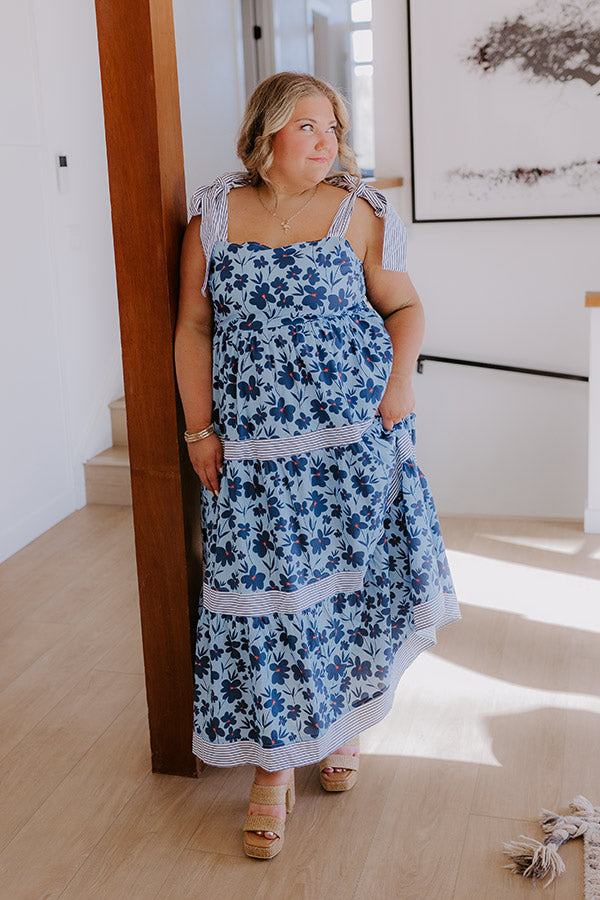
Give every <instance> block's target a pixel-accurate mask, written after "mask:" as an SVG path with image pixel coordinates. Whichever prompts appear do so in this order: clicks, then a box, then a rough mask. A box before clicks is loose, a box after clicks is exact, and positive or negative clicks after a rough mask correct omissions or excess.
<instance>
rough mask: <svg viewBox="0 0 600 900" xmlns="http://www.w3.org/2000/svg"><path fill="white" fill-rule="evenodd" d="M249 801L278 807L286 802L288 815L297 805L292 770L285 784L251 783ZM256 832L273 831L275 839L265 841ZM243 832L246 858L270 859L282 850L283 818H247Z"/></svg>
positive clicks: (265, 839)
mask: <svg viewBox="0 0 600 900" xmlns="http://www.w3.org/2000/svg"><path fill="white" fill-rule="evenodd" d="M250 801H251V802H252V803H261V804H263V805H265V806H281V805H283V804H284V803H285V811H286V814H288V815H289V813H291V811H292V809H293V808H294V803H295V802H296V789H295V785H294V772H293V771H292V774H291V776H290V780H289V781H288V783H287V784H273V785H266V784H253V785H252V790H251V791H250ZM257 831H272V832H273V834H276V835H277V837H275V838H268V837H265V836H264V834H256V833H255V832H257ZM243 832H244V852H245V853H246V856H250V857H252V858H253V859H272V858H273V857H274V856H277V854H278V853H279V851H280V850H281V848H282V847H283V838H284V833H285V819H284V820H282V819H278V818H277V817H276V816H261V815H251V816H246V821H245V822H244V827H243Z"/></svg>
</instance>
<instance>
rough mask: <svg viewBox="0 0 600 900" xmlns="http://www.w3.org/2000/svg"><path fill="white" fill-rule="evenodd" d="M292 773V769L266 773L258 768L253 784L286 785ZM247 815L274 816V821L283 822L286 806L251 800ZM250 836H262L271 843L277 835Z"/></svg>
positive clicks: (256, 832) (258, 832)
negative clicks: (279, 820)
mask: <svg viewBox="0 0 600 900" xmlns="http://www.w3.org/2000/svg"><path fill="white" fill-rule="evenodd" d="M292 772H293V769H282V770H281V771H280V772H267V771H265V769H261V768H260V766H257V767H256V772H255V775H254V784H257V785H260V786H263V785H264V786H265V787H272V786H273V785H278V784H287V783H288V782H289V780H290V775H291V773H292ZM248 815H249V816H275V818H276V819H281V820H282V821H284V822H285V817H286V805H285V801H284V802H283V803H278V804H277V805H275V806H273V805H269V804H267V803H253V802H252V800H251V801H250V803H249V804H248ZM251 833H252V834H262V835H264V836H265V837H266V838H268V839H269V840H271V841H274V840H275V838H276V837H277V835H276V834H275V833H274V832H273V831H254V832H251Z"/></svg>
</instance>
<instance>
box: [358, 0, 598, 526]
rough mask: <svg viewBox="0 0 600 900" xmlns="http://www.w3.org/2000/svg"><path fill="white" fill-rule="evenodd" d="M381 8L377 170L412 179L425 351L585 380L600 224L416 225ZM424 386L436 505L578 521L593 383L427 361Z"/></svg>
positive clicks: (422, 434)
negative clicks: (587, 304)
mask: <svg viewBox="0 0 600 900" xmlns="http://www.w3.org/2000/svg"><path fill="white" fill-rule="evenodd" d="M374 11H375V17H376V18H375V22H374V27H375V61H376V68H375V77H376V82H375V95H376V110H375V126H376V166H377V172H378V173H379V174H381V175H402V176H403V177H404V179H405V186H404V187H403V188H400V189H397V190H395V191H394V192H393V193H391V194H390V198H391V199H392V200H393V202H394V204H395V206H396V207H397V209H398V211H399V212H400V214H401V215H402V217H403V218H404V221H405V222H406V223H407V225H408V239H409V271H410V273H411V276H412V278H413V281H414V282H415V284H416V286H417V288H418V289H419V292H420V294H421V297H422V299H423V302H424V305H425V309H426V315H427V333H426V337H425V343H424V347H423V352H424V353H431V354H434V355H439V356H450V357H459V358H465V359H474V360H482V361H489V362H498V363H505V364H508V365H518V366H525V367H530V368H540V369H546V370H555V371H565V372H571V373H576V374H583V375H585V374H587V372H588V347H589V337H588V335H589V310H586V309H585V308H584V299H585V292H586V290H598V289H599V286H600V266H599V265H598V258H599V257H598V247H599V246H600V220H599V219H556V220H522V221H496V222H464V223H447V224H441V223H437V224H434V223H411V208H410V118H409V94H408V73H407V23H406V6H405V4H404V3H393V2H391V0H388V2H383V0H381V2H379V3H375V4H374ZM443 139H444V136H443V134H440V135H439V140H440V141H443ZM415 387H416V393H417V402H418V437H419V445H418V450H419V460H420V464H421V466H422V468H423V470H424V471H425V472H426V474H427V476H428V478H429V480H430V482H431V485H432V488H433V490H434V493H435V496H436V501H437V505H438V508H439V509H440V511H442V512H446V513H483V514H491V515H531V516H555V517H576V518H578V519H581V518H582V517H583V510H584V506H585V498H586V482H587V473H586V459H587V454H586V448H587V395H588V388H587V386H586V385H585V384H582V383H579V382H566V381H559V380H557V379H549V378H539V377H536V376H527V375H520V374H509V373H503V372H487V371H484V370H480V369H468V368H464V367H455V366H449V365H443V364H438V363H426V364H425V368H424V373H423V374H422V375H416V376H415Z"/></svg>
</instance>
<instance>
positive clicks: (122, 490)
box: [84, 397, 131, 506]
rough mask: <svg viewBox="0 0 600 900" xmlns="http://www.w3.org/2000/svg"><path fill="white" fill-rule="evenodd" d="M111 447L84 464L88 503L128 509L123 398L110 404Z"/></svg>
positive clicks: (128, 494) (127, 452)
mask: <svg viewBox="0 0 600 900" xmlns="http://www.w3.org/2000/svg"><path fill="white" fill-rule="evenodd" d="M110 421H111V426H112V438H113V446H112V447H109V449H108V450H104V451H103V452H102V453H99V454H98V456H94V457H93V458H92V459H89V460H88V461H87V462H86V463H84V470H85V493H86V498H87V502H88V503H111V504H114V505H118V506H131V475H130V471H129V448H128V445H127V417H126V413H125V398H124V397H121V399H120V400H115V401H113V403H111V404H110Z"/></svg>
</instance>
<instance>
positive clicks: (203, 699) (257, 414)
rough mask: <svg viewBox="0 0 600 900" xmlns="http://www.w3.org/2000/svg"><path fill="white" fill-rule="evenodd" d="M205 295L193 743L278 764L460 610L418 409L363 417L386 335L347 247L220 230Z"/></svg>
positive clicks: (298, 760) (321, 748)
mask: <svg viewBox="0 0 600 900" xmlns="http://www.w3.org/2000/svg"><path fill="white" fill-rule="evenodd" d="M209 287H210V292H211V299H212V303H213V309H214V337H213V420H214V423H215V428H216V430H217V433H218V434H219V436H220V437H221V440H222V441H223V446H224V454H225V460H224V469H223V476H222V481H221V488H220V492H219V495H218V497H216V498H214V497H213V496H212V495H211V494H210V493H209V492H208V491H206V490H203V494H202V537H203V553H204V570H205V571H204V594H203V600H202V603H201V607H200V616H199V621H198V632H197V652H196V668H195V685H196V687H195V704H194V719H195V735H194V750H195V752H196V753H197V754H198V755H199V756H200V757H201V758H202V759H204V760H206V761H207V762H209V763H212V764H214V765H233V764H239V763H249V762H251V763H256V764H259V765H261V766H263V767H264V768H266V769H269V770H272V771H273V770H277V769H280V768H284V767H287V766H288V765H303V764H307V763H311V762H315V761H318V760H319V759H322V758H323V757H324V756H326V755H327V753H329V752H331V751H332V750H334V749H336V748H337V747H338V746H339V745H341V744H342V743H343V742H344V740H346V739H347V738H350V737H353V736H355V735H356V734H358V733H359V732H360V731H361V730H363V729H364V728H366V727H368V726H369V725H371V724H373V723H374V722H376V721H378V720H379V719H381V718H382V716H384V715H385V714H386V712H387V711H388V710H389V708H390V705H391V702H392V698H393V692H394V688H395V687H396V684H397V682H398V680H399V678H400V676H401V674H402V672H403V670H404V669H405V668H406V667H407V666H408V665H409V664H410V662H412V660H413V659H414V658H415V657H416V655H417V654H418V653H419V652H420V651H421V650H423V649H425V647H427V646H430V645H431V644H432V643H434V642H435V628H436V627H440V626H442V625H444V624H447V623H448V622H450V621H453V620H454V619H456V618H458V617H459V613H458V608H457V606H456V600H455V597H454V591H453V586H452V581H451V577H450V573H449V570H448V565H447V561H446V555H445V551H444V547H443V543H442V539H441V535H440V531H439V525H438V521H437V516H436V512H435V508H434V505H433V500H432V498H431V494H430V492H429V489H428V486H427V482H426V480H425V478H424V477H423V475H422V473H421V472H420V470H419V469H418V467H417V464H416V461H415V458H414V416H413V415H410V416H408V417H407V418H406V419H404V420H403V421H402V422H400V423H398V425H396V426H395V428H394V429H393V430H392V431H384V430H383V429H382V427H381V420H380V419H379V417H378V416H377V408H378V405H379V401H380V400H381V397H382V395H383V392H384V390H385V386H386V384H387V380H388V377H389V373H390V370H391V365H392V344H391V340H390V337H389V335H388V333H387V331H386V329H385V327H384V325H383V322H382V320H381V317H380V316H379V315H378V313H377V312H376V311H375V310H374V309H373V308H372V307H371V306H370V304H369V303H368V302H367V301H366V299H365V297H366V291H365V281H364V275H363V270H362V264H361V262H360V260H359V259H358V258H357V257H356V255H355V254H354V252H353V250H352V247H351V245H350V244H349V242H348V241H347V240H346V239H345V238H343V237H335V236H328V237H326V238H324V239H322V240H318V241H307V242H300V243H296V244H291V245H289V246H286V247H278V248H275V249H271V248H269V247H266V246H264V245H262V244H258V243H256V242H247V243H244V244H231V243H228V242H226V241H217V242H216V243H215V245H214V250H213V255H212V259H211V260H210V275H209Z"/></svg>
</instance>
